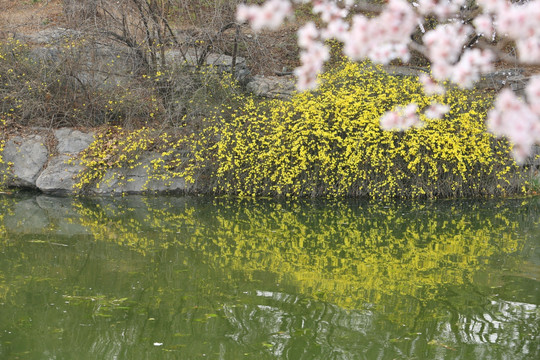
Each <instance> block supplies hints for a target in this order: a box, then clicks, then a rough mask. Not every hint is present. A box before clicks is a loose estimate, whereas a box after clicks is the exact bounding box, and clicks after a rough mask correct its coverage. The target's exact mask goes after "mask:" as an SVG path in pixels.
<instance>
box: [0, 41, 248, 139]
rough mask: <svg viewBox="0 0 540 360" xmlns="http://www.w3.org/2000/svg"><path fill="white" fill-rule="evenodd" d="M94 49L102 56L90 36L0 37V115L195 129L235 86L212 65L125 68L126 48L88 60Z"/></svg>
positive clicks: (47, 122) (12, 119)
mask: <svg viewBox="0 0 540 360" xmlns="http://www.w3.org/2000/svg"><path fill="white" fill-rule="evenodd" d="M111 49H112V48H111ZM119 49H120V48H119ZM122 50H125V49H123V48H122ZM100 51H101V53H100ZM94 52H96V53H97V55H96V56H95V57H99V56H98V55H100V56H103V49H100V47H99V45H98V44H96V43H94V42H93V41H92V39H91V38H72V37H66V38H65V39H63V40H62V41H61V42H60V44H58V45H54V46H50V47H48V48H36V49H33V48H31V47H30V46H29V45H28V44H25V43H22V42H20V41H19V40H15V39H10V40H7V41H4V42H0V116H2V117H3V118H5V119H6V120H7V121H8V123H10V124H16V125H22V126H44V127H53V128H56V127H62V126H87V127H89V126H100V125H110V124H114V125H118V126H122V127H124V128H132V129H133V128H139V127H141V126H144V125H153V126H158V125H159V126H185V125H188V126H193V127H195V128H197V127H198V121H199V120H200V119H201V118H203V117H206V116H210V114H212V113H213V112H214V111H215V110H216V108H219V107H220V106H222V105H224V106H230V101H229V99H232V98H234V97H233V96H232V95H233V94H234V93H237V92H238V91H239V90H238V88H237V87H235V86H232V80H231V78H230V76H229V75H227V74H220V73H219V72H218V71H217V70H216V69H214V68H211V67H202V68H200V69H195V68H194V67H192V66H189V65H186V64H178V65H176V66H174V67H173V66H170V67H167V68H161V69H159V70H156V71H152V72H149V73H138V72H133V73H131V74H130V73H129V72H128V70H127V69H129V68H130V67H131V66H129V65H130V64H131V65H133V63H134V61H135V60H134V59H130V58H129V56H130V55H129V54H130V53H129V51H127V52H124V53H123V54H124V55H125V56H124V57H121V56H120V55H118V56H119V57H118V58H114V57H110V59H109V60H108V62H107V63H104V64H102V63H99V62H96V63H92V62H90V61H89V60H88V57H89V56H90V55H89V54H93V53H94ZM121 62H123V63H124V65H120V66H117V64H116V63H121ZM123 68H126V69H124V70H125V71H124V73H121V70H122V69H123Z"/></svg>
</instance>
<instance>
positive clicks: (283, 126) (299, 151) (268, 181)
mask: <svg viewBox="0 0 540 360" xmlns="http://www.w3.org/2000/svg"><path fill="white" fill-rule="evenodd" d="M320 81H321V86H320V87H319V89H318V90H317V91H316V92H304V93H298V94H296V95H295V96H294V97H293V98H292V99H290V100H271V101H263V102H257V101H256V100H255V99H247V100H246V102H245V105H244V106H243V108H241V109H240V110H238V111H236V112H235V113H234V114H233V115H232V116H231V117H214V118H213V119H209V126H208V127H207V128H206V130H205V131H204V132H203V133H202V134H199V136H198V137H197V139H194V140H193V141H192V142H191V146H192V152H193V153H194V156H193V158H192V160H191V161H190V163H189V164H188V166H187V168H186V169H187V170H188V171H187V172H188V174H187V175H190V174H194V173H195V172H196V171H197V170H200V168H201V167H204V168H206V169H208V167H210V168H211V174H212V180H213V188H212V190H213V191H214V192H216V193H225V194H233V195H240V196H276V195H285V196H327V197H336V196H368V197H372V198H387V197H413V198H416V197H455V196H479V195H481V196H485V195H502V194H508V193H515V192H519V191H521V184H522V183H523V181H522V179H521V176H520V172H519V168H518V167H517V166H516V164H515V163H514V161H513V160H512V159H511V158H510V156H509V145H508V144H507V142H506V141H502V140H497V139H495V138H494V137H493V136H492V135H491V134H488V133H487V132H486V127H485V125H484V120H485V117H486V111H487V110H488V109H489V107H490V106H491V101H492V99H491V97H490V96H487V95H486V94H485V93H479V92H472V91H464V90H451V91H449V92H448V93H447V94H446V95H444V96H440V95H438V96H426V95H425V94H423V92H422V89H421V85H420V84H419V83H418V81H417V79H416V78H415V77H400V76H395V75H389V74H387V73H384V72H383V71H381V69H377V68H375V67H373V66H372V65H370V64H357V63H351V62H344V63H343V64H342V66H340V67H339V68H338V69H337V70H334V71H330V72H327V73H326V74H324V75H322V76H321V79H320ZM409 102H414V103H416V104H418V107H419V109H420V110H421V109H422V108H425V107H426V106H428V105H429V104H431V103H432V102H440V103H443V104H448V105H450V106H451V110H450V112H449V113H448V114H446V115H445V117H444V119H437V120H430V119H427V118H426V117H425V116H423V115H421V118H422V119H423V121H424V122H425V126H424V127H422V128H415V129H412V130H409V131H407V132H388V131H383V130H381V128H380V126H379V118H380V116H381V115H382V114H383V113H384V112H385V111H388V110H392V109H393V108H394V107H395V106H397V105H404V104H408V103H409Z"/></svg>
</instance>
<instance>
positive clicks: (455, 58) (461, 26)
mask: <svg viewBox="0 0 540 360" xmlns="http://www.w3.org/2000/svg"><path fill="white" fill-rule="evenodd" d="M293 3H294V4H299V3H311V5H312V12H313V14H314V15H315V16H318V17H320V19H321V22H320V24H322V25H321V26H317V25H315V23H314V22H308V23H307V24H305V25H304V26H302V27H301V28H300V29H299V31H298V45H299V46H300V48H301V53H300V60H301V63H302V65H301V66H300V67H299V68H297V69H296V70H295V71H294V73H295V75H296V77H297V79H298V81H297V87H298V89H299V90H307V89H311V88H314V87H316V86H317V81H316V80H317V74H318V73H319V72H320V71H322V68H323V64H324V62H325V61H327V60H328V59H329V49H328V47H327V46H326V45H325V42H326V41H327V40H329V39H335V40H338V41H340V42H342V43H343V52H344V54H345V55H346V56H348V57H349V58H350V59H352V60H362V59H364V58H369V59H371V61H373V62H375V63H381V64H388V63H389V62H390V61H392V60H393V59H400V60H401V61H403V62H405V63H406V62H408V61H409V59H410V56H411V53H410V51H417V52H419V53H421V54H422V55H424V56H425V57H426V58H427V59H429V60H430V62H431V76H428V75H422V76H420V78H419V80H420V81H421V82H422V83H423V84H424V91H425V92H426V93H441V92H443V91H444V88H443V87H442V86H440V85H438V82H440V81H447V80H450V81H452V82H454V83H456V84H458V85H460V86H462V87H465V88H470V87H472V86H473V85H474V83H475V82H476V81H478V80H479V79H480V77H481V75H482V74H486V73H489V72H490V71H493V69H494V63H495V61H496V60H497V59H499V60H503V61H506V62H512V63H515V62H518V63H520V64H539V63H540V0H536V1H535V0H531V1H526V2H524V3H522V4H512V3H511V2H510V1H509V0H476V4H477V6H473V7H470V8H468V7H467V6H468V4H467V3H466V0H415V2H413V3H412V4H410V3H409V2H408V1H406V0H387V4H386V5H384V6H383V5H377V4H370V3H366V2H358V1H355V0H292V3H291V1H290V0H267V1H266V2H265V3H264V4H263V5H261V6H257V5H249V6H247V5H240V6H239V7H238V12H237V19H238V20H239V21H240V22H244V21H247V22H249V23H250V24H251V26H252V28H253V29H254V30H256V31H257V30H261V29H263V28H270V29H276V28H277V27H279V26H280V24H282V23H283V21H285V20H286V19H292V18H293V15H294V14H293ZM366 13H368V14H370V17H367V16H365V15H364V14H366ZM430 19H436V21H437V25H436V26H435V28H433V29H430V30H429V31H426V29H425V22H426V21H429V20H430ZM418 30H419V31H420V32H421V33H422V34H423V35H422V44H420V43H418V42H416V41H412V36H411V34H412V33H414V32H417V31H418ZM495 35H497V37H498V38H501V39H500V40H499V42H498V43H497V44H495V45H493V44H489V43H488V41H487V39H488V38H492V39H495ZM514 43H515V47H516V49H517V57H515V58H514V57H512V56H510V55H508V54H507V53H506V52H505V51H504V49H505V48H506V47H507V46H508V45H509V44H514ZM512 96H514V97H512ZM435 105H436V104H435ZM435 105H434V106H433V107H430V109H428V111H429V116H435V117H438V116H441V115H442V114H443V112H444V111H445V110H446V109H445V108H444V107H442V106H435ZM446 111H447V110H446ZM418 112H419V109H418V108H417V107H416V106H413V104H411V105H408V106H405V107H401V108H398V109H396V110H395V111H392V112H388V113H387V114H385V115H384V116H383V117H382V118H381V127H383V128H385V129H400V130H404V129H406V128H407V127H410V126H417V125H418V124H419V123H420V120H419V117H418ZM425 114H426V116H427V115H428V114H427V112H426V113H425ZM488 127H489V128H490V129H491V130H492V132H493V133H494V134H497V135H499V136H506V137H507V138H509V140H510V141H511V142H512V143H513V144H514V156H515V158H516V160H518V161H522V160H524V159H525V157H527V156H528V155H529V154H530V152H531V148H532V145H533V144H534V143H540V76H536V77H533V78H532V80H531V81H530V82H529V84H528V85H527V88H526V98H525V99H519V98H517V97H516V96H515V95H514V94H513V93H512V92H511V91H510V90H508V91H506V90H504V91H503V92H501V94H500V96H499V97H498V99H497V100H496V103H495V110H493V111H491V112H490V113H489V117H488Z"/></svg>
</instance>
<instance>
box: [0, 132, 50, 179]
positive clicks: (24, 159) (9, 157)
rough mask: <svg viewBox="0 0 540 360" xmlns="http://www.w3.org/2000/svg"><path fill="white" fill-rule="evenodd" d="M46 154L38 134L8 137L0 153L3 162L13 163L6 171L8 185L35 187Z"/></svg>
mask: <svg viewBox="0 0 540 360" xmlns="http://www.w3.org/2000/svg"><path fill="white" fill-rule="evenodd" d="M48 154H49V152H48V150H47V147H46V146H45V145H44V144H43V137H41V136H40V135H30V136H28V137H24V138H23V137H20V136H15V137H12V138H10V139H9V140H8V141H7V143H6V146H5V149H4V153H3V154H2V157H3V159H4V163H6V164H7V163H12V164H13V165H12V166H11V167H10V168H9V171H8V180H7V183H8V185H10V186H20V187H30V188H35V187H36V180H37V178H38V176H39V174H40V173H41V171H42V169H43V166H44V165H45V163H46V162H47V158H48Z"/></svg>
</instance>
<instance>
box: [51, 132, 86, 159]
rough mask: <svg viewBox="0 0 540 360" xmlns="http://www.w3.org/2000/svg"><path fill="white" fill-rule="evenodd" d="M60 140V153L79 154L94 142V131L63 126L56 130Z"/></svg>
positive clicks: (58, 147)
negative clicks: (84, 131) (85, 131)
mask: <svg viewBox="0 0 540 360" xmlns="http://www.w3.org/2000/svg"><path fill="white" fill-rule="evenodd" d="M54 135H55V136H56V139H57V140H58V146H57V150H58V153H60V154H78V153H80V152H81V151H83V150H84V149H86V148H87V147H88V146H89V145H90V144H91V143H92V142H94V133H93V132H90V133H83V132H81V131H79V130H74V129H70V128H62V129H58V130H55V131H54Z"/></svg>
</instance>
